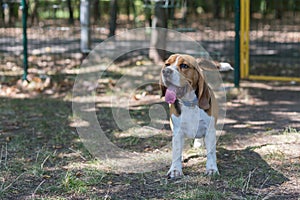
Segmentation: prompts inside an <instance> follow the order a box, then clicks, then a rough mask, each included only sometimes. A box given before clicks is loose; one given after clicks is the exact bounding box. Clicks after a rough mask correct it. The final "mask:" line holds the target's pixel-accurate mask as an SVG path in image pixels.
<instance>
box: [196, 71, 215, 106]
mask: <svg viewBox="0 0 300 200" xmlns="http://www.w3.org/2000/svg"><path fill="white" fill-rule="evenodd" d="M196 71H197V72H198V75H199V76H198V85H197V89H196V95H197V97H198V105H199V107H200V108H202V109H203V110H208V109H209V108H210V98H211V94H210V91H209V86H208V85H207V83H206V82H205V77H204V75H203V72H202V70H201V69H200V67H199V66H197V67H196Z"/></svg>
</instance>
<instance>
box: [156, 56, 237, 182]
mask: <svg viewBox="0 0 300 200" xmlns="http://www.w3.org/2000/svg"><path fill="white" fill-rule="evenodd" d="M232 69H233V68H232V67H231V66H230V64H228V63H217V62H213V61H209V60H207V59H200V60H199V61H197V60H196V59H195V58H194V57H192V56H190V55H184V54H174V55H171V56H170V57H169V58H168V59H167V60H166V61H165V65H164V66H163V68H162V70H161V77H160V87H161V95H162V97H163V96H165V101H166V102H167V103H169V104H170V115H171V120H170V122H171V128H172V131H173V137H172V164H171V167H170V170H169V171H168V173H167V175H168V177H169V178H172V179H173V178H178V177H180V176H182V175H183V172H182V150H183V146H184V138H185V137H188V138H201V137H204V138H205V139H204V141H205V147H206V152H207V161H206V174H208V175H213V174H218V173H219V172H218V167H217V158H216V129H215V125H216V122H217V119H218V105H217V101H216V98H215V96H214V93H213V91H212V89H211V88H210V87H209V85H208V84H207V83H206V81H205V77H204V74H203V70H219V71H224V70H232Z"/></svg>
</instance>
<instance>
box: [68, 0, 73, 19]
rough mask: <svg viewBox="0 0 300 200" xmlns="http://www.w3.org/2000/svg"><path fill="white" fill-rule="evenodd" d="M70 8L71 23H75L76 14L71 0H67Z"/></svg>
mask: <svg viewBox="0 0 300 200" xmlns="http://www.w3.org/2000/svg"><path fill="white" fill-rule="evenodd" d="M67 4H68V9H69V24H74V15H73V8H72V3H71V0H67Z"/></svg>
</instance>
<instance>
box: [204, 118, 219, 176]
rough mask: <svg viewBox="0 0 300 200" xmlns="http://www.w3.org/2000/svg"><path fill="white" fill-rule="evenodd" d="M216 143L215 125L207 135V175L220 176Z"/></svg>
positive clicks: (209, 128)
mask: <svg viewBox="0 0 300 200" xmlns="http://www.w3.org/2000/svg"><path fill="white" fill-rule="evenodd" d="M212 121H214V120H212ZM212 121H211V122H212ZM216 142H217V141H216V129H215V127H214V125H212V124H210V126H209V127H208V130H207V132H206V135H205V147H206V154H207V161H206V174H207V175H214V174H219V171H218V167H217V156H216Z"/></svg>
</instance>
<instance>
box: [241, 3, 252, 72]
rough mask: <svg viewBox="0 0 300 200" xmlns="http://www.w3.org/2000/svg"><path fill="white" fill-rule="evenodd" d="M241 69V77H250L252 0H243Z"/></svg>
mask: <svg viewBox="0 0 300 200" xmlns="http://www.w3.org/2000/svg"><path fill="white" fill-rule="evenodd" d="M240 6H241V10H240V12H241V17H240V18H241V21H240V22H241V23H240V26H241V27H240V69H241V78H248V77H249V31H250V0H241V5H240Z"/></svg>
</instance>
